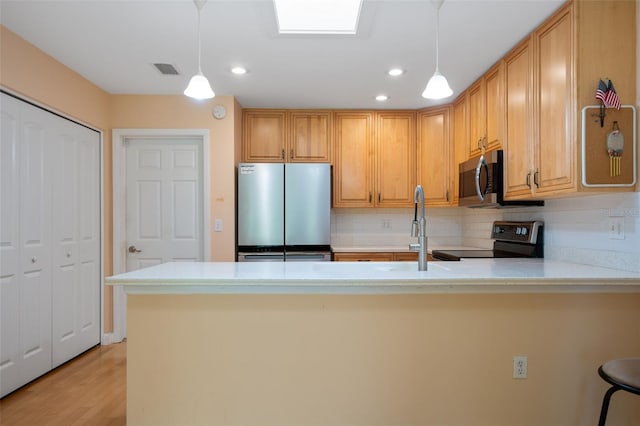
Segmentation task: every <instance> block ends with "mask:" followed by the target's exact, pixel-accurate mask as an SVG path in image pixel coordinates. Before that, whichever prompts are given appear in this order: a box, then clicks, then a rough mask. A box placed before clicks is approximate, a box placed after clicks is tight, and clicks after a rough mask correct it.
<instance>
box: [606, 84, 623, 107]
mask: <svg viewBox="0 0 640 426" xmlns="http://www.w3.org/2000/svg"><path fill="white" fill-rule="evenodd" d="M604 104H605V106H607V107H610V108H615V109H620V106H621V103H620V98H619V97H618V94H617V93H616V89H614V87H613V83H612V82H611V80H609V85H608V86H607V92H606V93H605V95H604Z"/></svg>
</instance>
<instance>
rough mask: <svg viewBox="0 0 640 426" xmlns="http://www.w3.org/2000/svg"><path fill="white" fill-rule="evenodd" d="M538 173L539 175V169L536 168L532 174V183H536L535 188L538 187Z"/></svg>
mask: <svg viewBox="0 0 640 426" xmlns="http://www.w3.org/2000/svg"><path fill="white" fill-rule="evenodd" d="M539 175H540V171H539V170H538V169H536V172H535V173H534V174H533V183H534V184H535V185H536V188H540V182H538V176H539Z"/></svg>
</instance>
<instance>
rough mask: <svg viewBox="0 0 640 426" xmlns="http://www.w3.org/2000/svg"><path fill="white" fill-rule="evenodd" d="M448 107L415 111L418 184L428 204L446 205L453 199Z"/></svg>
mask: <svg viewBox="0 0 640 426" xmlns="http://www.w3.org/2000/svg"><path fill="white" fill-rule="evenodd" d="M450 116H451V108H450V107H444V108H431V109H427V110H423V111H420V112H419V113H418V183H420V185H422V187H423V189H424V199H425V203H426V204H427V205H429V206H449V205H451V204H452V201H453V194H454V193H455V192H456V191H454V190H453V188H452V186H453V181H454V179H453V175H454V174H455V173H454V164H453V154H454V149H453V148H452V146H451V134H450V133H451V132H450Z"/></svg>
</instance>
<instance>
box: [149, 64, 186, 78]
mask: <svg viewBox="0 0 640 426" xmlns="http://www.w3.org/2000/svg"><path fill="white" fill-rule="evenodd" d="M153 66H154V67H156V69H157V70H158V71H160V74H162V75H180V73H179V72H178V70H177V69H176V67H174V66H173V65H171V64H160V63H158V64H153Z"/></svg>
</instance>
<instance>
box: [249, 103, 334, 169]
mask: <svg viewBox="0 0 640 426" xmlns="http://www.w3.org/2000/svg"><path fill="white" fill-rule="evenodd" d="M331 118H332V116H331V112H330V111H315V110H308V111H307V110H305V111H295V110H294V111H289V110H270V109H246V110H244V111H243V134H242V135H243V138H242V158H243V161H246V162H303V163H328V162H330V148H331V139H330V138H331Z"/></svg>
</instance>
